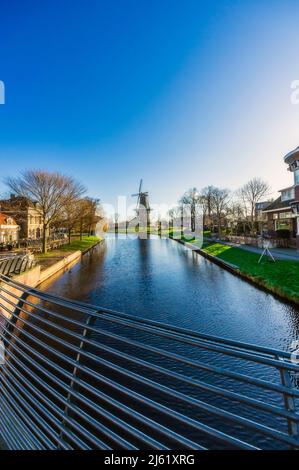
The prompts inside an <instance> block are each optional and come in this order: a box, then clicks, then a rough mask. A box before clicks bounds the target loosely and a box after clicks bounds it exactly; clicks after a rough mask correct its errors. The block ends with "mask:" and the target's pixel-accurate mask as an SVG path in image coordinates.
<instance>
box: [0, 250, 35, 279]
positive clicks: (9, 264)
mask: <svg viewBox="0 0 299 470" xmlns="http://www.w3.org/2000/svg"><path fill="white" fill-rule="evenodd" d="M33 266H35V260H34V258H33V257H32V256H30V255H28V254H25V255H21V256H18V255H16V256H10V257H7V258H0V275H4V276H13V275H14V274H20V273H22V272H24V271H27V270H28V269H31V268H32V267H33Z"/></svg>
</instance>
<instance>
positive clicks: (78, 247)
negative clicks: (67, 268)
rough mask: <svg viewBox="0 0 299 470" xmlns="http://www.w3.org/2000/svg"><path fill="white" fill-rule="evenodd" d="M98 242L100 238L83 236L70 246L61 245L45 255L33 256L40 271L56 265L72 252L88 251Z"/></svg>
mask: <svg viewBox="0 0 299 470" xmlns="http://www.w3.org/2000/svg"><path fill="white" fill-rule="evenodd" d="M100 240H101V238H100V237H95V236H90V237H89V236H83V237H82V240H80V238H75V239H74V240H72V241H71V243H70V244H67V245H63V246H62V247H60V248H59V249H57V250H51V251H47V253H39V254H37V255H35V257H36V259H37V261H38V263H39V264H40V265H41V266H42V269H44V268H47V267H49V266H51V265H52V264H54V263H56V262H57V261H58V260H60V259H62V258H65V257H66V256H67V255H69V254H71V253H73V252H74V251H82V252H84V251H85V250H88V249H89V248H91V247H92V246H93V245H95V244H96V243H98V242H99V241H100Z"/></svg>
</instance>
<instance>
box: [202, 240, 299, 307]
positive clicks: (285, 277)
mask: <svg viewBox="0 0 299 470" xmlns="http://www.w3.org/2000/svg"><path fill="white" fill-rule="evenodd" d="M202 249H203V250H204V251H205V252H206V253H208V254H210V255H213V256H216V257H217V258H219V259H222V260H223V261H227V262H228V263H231V264H234V265H236V266H238V267H239V269H240V272H241V273H243V274H245V275H246V276H248V277H250V278H251V279H252V280H253V281H256V282H257V283H258V284H260V285H263V286H265V287H267V288H268V289H270V290H271V291H272V292H275V293H277V294H280V295H283V296H284V297H287V298H288V299H290V300H293V301H295V302H297V303H299V262H298V261H291V260H290V261H289V260H276V261H275V263H274V262H272V261H270V260H269V258H267V257H264V258H263V259H262V261H261V263H260V264H258V260H259V258H260V255H259V254H256V253H251V252H249V251H245V250H242V249H241V248H235V247H231V246H228V245H222V244H221V243H212V242H204V244H203V247H202Z"/></svg>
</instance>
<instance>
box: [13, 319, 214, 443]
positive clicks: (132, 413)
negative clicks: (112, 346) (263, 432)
mask: <svg viewBox="0 0 299 470" xmlns="http://www.w3.org/2000/svg"><path fill="white" fill-rule="evenodd" d="M16 328H18V327H16ZM20 331H22V330H20ZM12 336H13V337H14V338H16V339H19V338H18V337H16V336H15V335H13V334H12ZM29 336H30V335H29ZM19 342H21V344H23V346H24V347H25V348H26V349H28V350H29V351H31V353H32V354H34V355H37V356H38V357H39V358H40V359H42V360H43V361H44V362H46V363H47V364H50V365H51V367H53V368H54V369H55V370H57V371H58V372H60V373H61V374H62V375H64V376H65V377H68V378H70V377H71V374H68V373H67V372H66V371H65V370H64V369H62V368H61V367H60V366H58V365H57V364H55V363H53V362H52V361H51V360H49V359H45V358H44V357H43V356H41V355H39V354H38V352H37V351H35V350H34V349H32V348H31V347H30V346H28V345H27V344H26V343H24V342H23V341H22V340H20V339H19ZM54 353H55V351H54ZM28 361H30V362H33V365H35V364H36V363H35V361H32V360H31V359H30V358H28ZM50 374H51V373H50V372H48V375H49V376H50ZM51 375H52V374H51ZM56 380H59V379H58V378H56ZM101 381H102V383H105V379H103V380H101ZM76 383H77V384H78V385H80V386H82V387H83V388H85V389H86V390H87V391H89V392H92V393H93V394H94V395H95V397H98V396H100V397H101V398H102V399H103V400H105V401H106V402H107V401H108V403H110V404H112V405H113V406H114V407H116V408H118V409H119V410H120V411H123V412H126V414H128V415H129V416H134V419H137V420H138V421H140V422H141V423H142V424H143V425H144V424H145V425H147V426H149V427H151V428H152V429H154V430H159V432H160V433H161V434H164V435H165V436H166V437H169V436H171V438H172V439H173V440H174V441H176V442H177V443H178V444H180V445H182V444H184V445H185V446H186V447H188V448H191V449H194V448H195V447H194V446H196V444H195V443H194V442H192V441H190V440H189V439H186V438H184V437H183V436H181V435H179V434H177V433H175V432H173V431H172V430H171V429H169V428H166V427H165V426H163V425H161V424H159V423H158V422H156V421H154V420H152V419H150V418H148V417H146V416H143V415H141V414H140V413H138V412H137V411H136V410H133V409H132V408H129V407H128V406H126V405H124V404H123V403H120V402H117V401H116V400H114V399H112V398H111V397H109V396H107V395H106V394H104V393H102V392H100V391H99V390H97V389H95V388H94V387H92V386H91V385H88V384H86V383H85V382H84V381H82V380H80V381H79V380H78V379H76ZM73 395H74V396H76V397H77V395H76V394H75V392H73ZM84 399H86V398H85V397H83V399H82V398H81V400H82V401H84ZM93 406H94V407H97V408H98V406H97V405H96V404H93ZM196 448H197V449H201V450H206V449H205V448H204V447H202V446H199V445H197V447H196Z"/></svg>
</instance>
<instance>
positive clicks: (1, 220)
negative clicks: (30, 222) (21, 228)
mask: <svg viewBox="0 0 299 470" xmlns="http://www.w3.org/2000/svg"><path fill="white" fill-rule="evenodd" d="M7 219H11V221H12V223H11V224H9V225H17V223H16V221H15V219H14V218H13V217H11V216H10V215H7V214H3V212H0V225H6V224H7Z"/></svg>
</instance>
